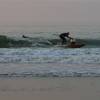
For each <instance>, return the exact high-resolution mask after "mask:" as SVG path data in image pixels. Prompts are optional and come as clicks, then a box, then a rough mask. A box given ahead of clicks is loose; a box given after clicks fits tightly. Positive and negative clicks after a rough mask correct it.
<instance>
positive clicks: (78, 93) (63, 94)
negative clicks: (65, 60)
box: [0, 77, 100, 100]
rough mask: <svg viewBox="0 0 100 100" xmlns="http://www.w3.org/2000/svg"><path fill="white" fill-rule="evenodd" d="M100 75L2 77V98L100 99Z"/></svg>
mask: <svg viewBox="0 0 100 100" xmlns="http://www.w3.org/2000/svg"><path fill="white" fill-rule="evenodd" d="M99 85H100V78H99V77H74V78H73V77H66V78H52V77H49V78H39V77H38V78H35V77H34V78H1V79H0V99H1V100H99V99H100V98H99V97H100V86H99Z"/></svg>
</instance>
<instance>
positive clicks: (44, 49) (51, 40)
mask: <svg viewBox="0 0 100 100" xmlns="http://www.w3.org/2000/svg"><path fill="white" fill-rule="evenodd" d="M67 31H70V32H71V36H72V37H73V38H75V39H76V40H77V41H78V42H80V43H84V44H85V46H84V47H82V48H67V47H66V46H65V47H63V46H61V45H60V44H61V43H60V38H59V34H60V33H61V32H67ZM0 34H3V35H7V36H8V37H11V38H14V39H16V40H23V37H22V35H25V36H28V37H29V38H26V39H25V40H27V41H31V42H32V47H24V48H23V47H20V48H0V77H69V76H71V77H76V76H78V77H82V76H85V77H87V76H100V29H99V26H91V25H90V26H88V25H84V26H80V25H79V26H78V25H77V26H76V25H69V26H68V25H67V26H37V27H34V26H24V27H22V26H21V27H18V26H15V27H11V26H10V27H7V26H6V27H5V26H3V27H1V32H0Z"/></svg>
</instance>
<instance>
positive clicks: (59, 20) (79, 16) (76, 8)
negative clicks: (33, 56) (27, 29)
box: [0, 0, 100, 25]
mask: <svg viewBox="0 0 100 100" xmlns="http://www.w3.org/2000/svg"><path fill="white" fill-rule="evenodd" d="M99 9H100V2H99V0H0V25H59V24H61V25H68V24H91V23H92V24H99V23H100V20H99V19H100V13H99Z"/></svg>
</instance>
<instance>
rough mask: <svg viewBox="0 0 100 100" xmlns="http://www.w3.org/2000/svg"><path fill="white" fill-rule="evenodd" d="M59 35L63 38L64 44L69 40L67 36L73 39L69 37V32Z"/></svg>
mask: <svg viewBox="0 0 100 100" xmlns="http://www.w3.org/2000/svg"><path fill="white" fill-rule="evenodd" d="M59 37H60V39H61V40H62V44H65V43H66V42H67V40H66V37H67V38H70V39H71V37H69V32H68V33H61V34H60V35H59Z"/></svg>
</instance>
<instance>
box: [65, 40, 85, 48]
mask: <svg viewBox="0 0 100 100" xmlns="http://www.w3.org/2000/svg"><path fill="white" fill-rule="evenodd" d="M83 46H85V44H78V43H76V42H75V41H73V42H70V44H69V45H68V46H67V47H69V48H81V47H83Z"/></svg>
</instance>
